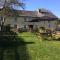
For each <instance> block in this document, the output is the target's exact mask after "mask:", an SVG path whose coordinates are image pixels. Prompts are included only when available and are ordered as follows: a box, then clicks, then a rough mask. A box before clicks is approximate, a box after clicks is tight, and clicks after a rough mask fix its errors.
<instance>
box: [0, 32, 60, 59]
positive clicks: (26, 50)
mask: <svg viewBox="0 0 60 60" xmlns="http://www.w3.org/2000/svg"><path fill="white" fill-rule="evenodd" d="M16 39H17V40H12V41H11V42H9V40H8V42H9V44H8V43H5V42H2V43H0V60H60V41H52V40H51V41H47V40H42V39H41V38H40V37H38V36H37V35H35V34H34V33H30V32H23V33H18V37H17V38H16ZM15 41H16V42H15ZM3 44H4V45H3Z"/></svg>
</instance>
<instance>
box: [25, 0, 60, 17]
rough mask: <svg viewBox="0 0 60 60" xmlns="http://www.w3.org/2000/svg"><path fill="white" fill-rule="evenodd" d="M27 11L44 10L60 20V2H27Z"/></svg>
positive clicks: (49, 0)
mask: <svg viewBox="0 0 60 60" xmlns="http://www.w3.org/2000/svg"><path fill="white" fill-rule="evenodd" d="M24 2H25V4H26V5H25V10H33V11H34V10H37V9H39V8H44V9H47V10H50V11H51V12H53V14H55V15H56V16H58V17H59V18H60V0H25V1H24Z"/></svg>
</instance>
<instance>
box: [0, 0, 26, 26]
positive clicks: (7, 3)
mask: <svg viewBox="0 0 60 60" xmlns="http://www.w3.org/2000/svg"><path fill="white" fill-rule="evenodd" d="M13 5H15V6H20V7H22V8H23V9H24V5H25V4H24V3H23V2H22V0H0V17H1V16H3V18H4V19H5V18H6V16H7V15H8V14H11V13H12V15H13V16H14V17H15V19H16V17H17V16H18V13H17V12H16V11H14V9H13ZM2 21H3V20H2ZM3 24H4V21H3V22H2V24H1V27H2V26H3Z"/></svg>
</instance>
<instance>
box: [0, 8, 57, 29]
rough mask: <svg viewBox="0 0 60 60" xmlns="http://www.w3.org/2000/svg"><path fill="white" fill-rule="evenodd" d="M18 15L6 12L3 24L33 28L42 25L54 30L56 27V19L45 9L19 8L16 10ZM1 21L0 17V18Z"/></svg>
mask: <svg viewBox="0 0 60 60" xmlns="http://www.w3.org/2000/svg"><path fill="white" fill-rule="evenodd" d="M16 12H17V13H18V15H19V16H15V17H14V16H13V15H12V13H8V14H6V15H7V17H6V18H5V20H4V19H3V21H4V24H5V25H6V24H10V25H11V27H16V28H23V29H27V30H30V29H33V30H35V29H36V28H39V27H44V28H46V29H51V30H55V29H56V27H57V19H58V17H56V16H55V15H54V14H53V13H52V12H50V11H48V10H46V9H38V10H36V11H27V10H19V11H16ZM0 21H1V19H0Z"/></svg>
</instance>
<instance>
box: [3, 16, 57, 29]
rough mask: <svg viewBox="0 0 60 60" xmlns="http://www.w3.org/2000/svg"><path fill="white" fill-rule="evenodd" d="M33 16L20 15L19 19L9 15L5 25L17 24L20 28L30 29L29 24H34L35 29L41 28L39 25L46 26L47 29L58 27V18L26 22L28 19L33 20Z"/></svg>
mask: <svg viewBox="0 0 60 60" xmlns="http://www.w3.org/2000/svg"><path fill="white" fill-rule="evenodd" d="M31 19H32V18H29V17H18V18H17V20H15V18H14V17H8V18H6V19H5V23H4V24H5V25H6V24H10V25H11V26H12V27H14V25H16V24H17V26H18V28H24V26H26V28H27V29H28V25H33V29H36V28H39V27H45V28H46V29H51V30H54V29H55V28H56V25H57V22H56V20H54V21H53V20H52V21H40V22H26V21H28V20H31Z"/></svg>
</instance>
